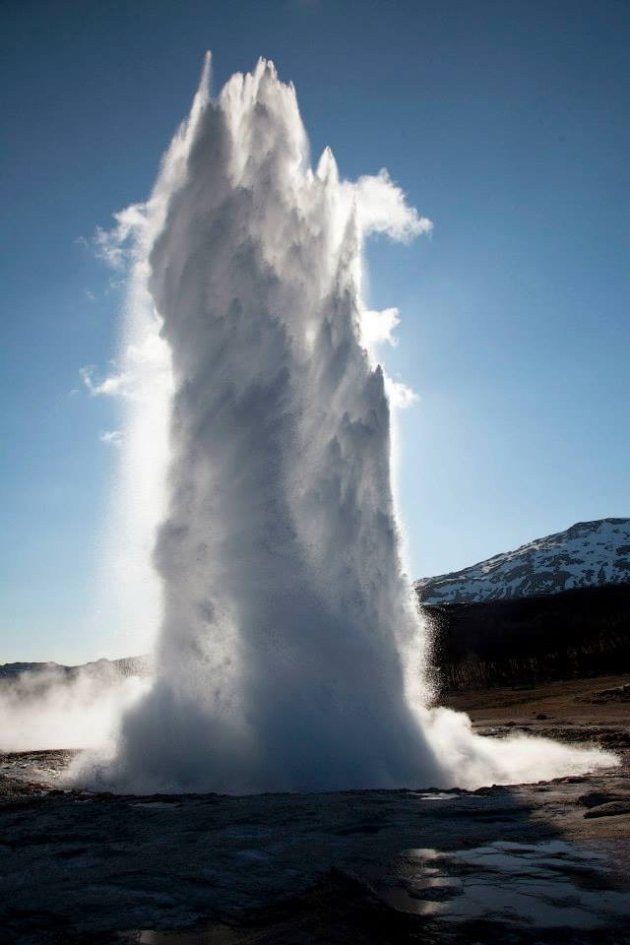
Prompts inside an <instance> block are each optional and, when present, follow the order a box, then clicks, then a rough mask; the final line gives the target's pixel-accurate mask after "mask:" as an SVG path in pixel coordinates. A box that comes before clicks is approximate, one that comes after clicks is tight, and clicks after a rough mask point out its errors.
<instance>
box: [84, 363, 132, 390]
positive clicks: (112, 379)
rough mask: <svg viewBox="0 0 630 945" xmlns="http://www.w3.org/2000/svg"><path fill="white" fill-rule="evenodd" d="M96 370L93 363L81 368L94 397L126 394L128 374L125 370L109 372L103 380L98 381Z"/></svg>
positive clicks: (85, 381) (85, 382) (86, 384)
mask: <svg viewBox="0 0 630 945" xmlns="http://www.w3.org/2000/svg"><path fill="white" fill-rule="evenodd" d="M94 371H95V368H94V366H93V365H87V366H86V367H82V368H81V369H80V370H79V374H80V375H81V379H82V380H83V383H84V384H85V386H86V387H87V389H88V390H89V392H90V394H91V395H92V397H100V396H102V397H122V396H124V395H125V391H126V387H127V386H128V376H127V375H126V374H125V373H124V372H120V373H118V374H116V373H114V374H109V375H108V376H107V377H104V378H103V380H101V381H98V380H95V378H94Z"/></svg>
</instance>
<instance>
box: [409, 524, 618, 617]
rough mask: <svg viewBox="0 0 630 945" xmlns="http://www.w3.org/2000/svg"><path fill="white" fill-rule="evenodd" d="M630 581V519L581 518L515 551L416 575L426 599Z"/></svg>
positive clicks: (511, 595)
mask: <svg viewBox="0 0 630 945" xmlns="http://www.w3.org/2000/svg"><path fill="white" fill-rule="evenodd" d="M626 582H630V519H629V518H605V519H601V520H600V521H596V522H579V523H578V524H577V525H573V526H571V528H568V529H567V530H566V531H564V532H557V533H556V534H554V535H548V536H547V537H546V538H539V539H537V540H536V541H532V542H530V543H529V544H527V545H522V546H521V547H520V548H516V549H515V550H514V551H508V552H506V553H505V554H499V555H495V556H494V557H492V558H488V559H487V561H481V562H480V563H479V564H475V565H472V566H471V567H469V568H464V569H463V570H462V571H455V572H453V573H452V574H442V575H439V576H437V577H432V578H425V579H424V580H421V581H418V582H417V584H416V590H417V592H418V596H419V598H420V600H421V602H422V603H423V604H427V605H438V604H472V603H481V602H484V601H500V600H519V599H522V598H527V597H538V596H544V595H550V594H559V593H562V592H563V591H571V590H576V589H578V588H587V587H603V586H606V585H613V584H623V583H626Z"/></svg>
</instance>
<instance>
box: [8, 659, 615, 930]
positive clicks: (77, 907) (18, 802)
mask: <svg viewBox="0 0 630 945" xmlns="http://www.w3.org/2000/svg"><path fill="white" fill-rule="evenodd" d="M629 684H630V680H628V677H625V678H624V677H610V678H606V679H601V678H600V679H595V680H587V681H575V682H570V683H554V684H552V685H550V686H547V687H540V688H538V689H530V690H516V689H504V690H489V691H485V692H476V693H460V694H458V695H457V696H453V697H450V698H449V697H448V695H447V696H446V697H445V698H446V701H447V702H448V703H449V704H451V705H453V707H455V708H460V709H466V710H467V711H469V712H470V714H471V715H472V717H473V720H474V722H475V726H476V728H477V729H478V730H480V731H484V732H487V733H492V734H494V735H497V736H501V735H502V734H505V733H507V732H509V731H514V730H515V729H522V730H525V731H531V732H533V733H536V734H544V735H550V736H552V737H554V738H559V739H564V740H569V741H573V742H581V743H593V744H601V745H604V746H605V747H607V748H609V749H612V750H615V751H617V752H618V753H619V755H620V756H621V757H622V758H623V761H624V763H623V764H622V766H621V767H618V768H611V769H608V770H604V771H599V772H597V773H596V774H594V775H591V776H584V777H579V778H578V777H574V778H564V779H560V780H556V781H553V782H548V783H539V784H533V785H521V786H517V787H511V788H502V787H494V788H484V789H482V790H479V791H475V792H465V791H458V790H455V791H441V792H440V791H364V792H348V793H340V794H325V795H262V796H257V797H248V798H229V797H220V796H217V795H194V796H168V797H164V796H153V797H144V798H140V797H121V796H112V795H103V794H100V795H95V794H89V793H86V792H76V791H75V792H69V791H63V790H59V788H58V786H56V785H58V776H59V772H60V771H62V770H63V768H64V767H65V766H66V765H67V764H68V762H69V760H70V758H71V756H72V754H71V753H69V752H63V751H58V752H50V751H47V752H28V753H21V754H11V755H5V756H3V757H2V758H0V825H1V827H0V830H1V833H0V860H1V865H0V882H1V883H2V887H1V888H2V895H1V897H0V943H5V942H6V943H7V945H8V943H11V945H13V943H20V945H22V943H24V945H40V943H42V945H44V943H46V945H48V943H53V945H62V943H63V945H88V943H90V945H91V943H94V945H109V943H112V945H114V943H118V945H131V943H144V945H245V943H248V945H249V943H251V945H253V943H257V945H301V943H322V945H323V943H331V945H334V943H351V945H389V943H391V945H394V943H396V945H398V943H400V945H404V943H427V945H442V943H443V945H451V943H452V945H460V943H467V945H475V943H479V945H482V943H483V945H488V943H493V942H501V943H507V945H521V943H522V945H534V943H537V945H560V943H573V945H622V943H624V945H625V943H628V942H629V941H630V937H629V935H628V932H627V927H628V916H629V915H630V792H629V790H628V785H629V783H630V781H629V778H628V775H629V773H630V724H629V721H630V713H629V711H628V707H629V703H628V693H629V692H630V685H629ZM624 687H625V688H624Z"/></svg>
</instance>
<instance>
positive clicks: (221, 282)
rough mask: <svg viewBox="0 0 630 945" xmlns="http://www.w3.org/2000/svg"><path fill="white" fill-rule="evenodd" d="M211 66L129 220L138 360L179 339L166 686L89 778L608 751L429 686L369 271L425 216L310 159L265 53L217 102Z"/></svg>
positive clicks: (577, 759) (539, 766) (163, 567)
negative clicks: (469, 707) (511, 732)
mask: <svg viewBox="0 0 630 945" xmlns="http://www.w3.org/2000/svg"><path fill="white" fill-rule="evenodd" d="M208 68H209V61H208V62H207V63H206V68H205V69H204V74H203V76H202V81H201V85H200V88H199V90H198V92H197V94H196V96H195V99H194V102H193V106H192V110H191V114H190V116H189V118H188V120H187V121H186V122H185V124H184V125H183V126H182V128H181V129H180V131H179V132H178V134H177V135H176V137H175V138H174V140H173V142H172V144H171V147H170V149H169V151H168V152H167V154H166V156H165V158H164V161H163V164H162V169H161V172H160V176H159V178H158V180H157V183H156V185H155V189H154V192H153V194H152V196H151V198H150V199H149V201H148V202H147V203H146V205H144V206H142V207H140V206H136V207H134V208H132V209H131V210H129V211H127V212H126V213H125V214H123V215H121V216H120V217H119V221H120V222H121V226H120V228H119V231H118V232H119V233H121V234H122V235H124V236H130V235H131V237H132V241H133V249H132V256H133V261H134V263H133V270H132V275H131V294H130V315H129V318H130V329H129V331H128V333H127V334H128V336H131V338H132V342H133V339H134V337H136V336H137V340H136V342H135V343H134V351H135V363H136V364H137V363H144V362H143V361H142V358H141V357H140V358H139V357H138V354H137V352H138V350H139V349H142V348H143V346H144V347H145V348H150V349H151V351H152V352H153V356H154V355H155V351H156V350H157V351H162V353H163V358H164V364H163V367H164V370H168V372H169V373H170V382H169V385H168V386H169V388H170V389H172V391H173V393H172V397H171V402H170V456H169V461H168V502H167V505H168V508H167V511H166V514H165V518H164V520H163V521H162V523H161V525H160V528H159V533H158V537H157V542H156V549H155V555H154V560H155V565H156V568H157V571H158V573H159V576H160V579H161V582H162V587H163V600H164V613H163V620H162V627H161V632H160V636H159V641H158V645H157V654H156V667H157V675H156V680H155V684H154V686H153V688H152V690H151V692H150V693H149V694H148V695H147V696H146V698H144V699H143V700H142V701H141V702H140V703H139V704H138V705H137V706H136V707H134V708H133V709H132V710H130V711H129V712H128V713H127V714H126V716H125V717H124V720H123V724H122V728H121V735H120V739H119V744H118V750H117V754H116V757H115V758H114V759H113V760H111V761H109V762H108V763H106V764H105V765H100V766H97V767H96V768H94V767H92V768H91V769H90V770H91V773H90V775H89V778H90V779H91V781H92V782H95V781H96V782H97V783H100V784H103V783H106V784H107V785H108V786H113V787H114V788H116V789H118V790H121V791H136V792H150V791H155V790H160V791H210V790H213V791H220V792H228V793H248V792H258V791H282V790H290V791H313V790H339V789H347V788H384V787H404V786H444V785H452V784H455V783H458V784H463V785H467V786H478V785H479V784H482V783H487V782H488V781H496V782H498V781H503V782H506V781H510V780H514V779H517V780H526V779H527V778H528V777H532V776H533V777H536V778H537V777H544V776H553V775H554V774H557V773H565V772H567V771H576V770H583V769H584V768H587V767H592V766H594V765H596V764H602V763H610V762H611V761H612V759H611V756H603V755H601V754H598V753H596V752H579V751H573V750H571V749H567V748H562V747H560V746H554V745H553V743H550V742H543V741H542V740H538V741H537V742H526V741H525V740H524V739H521V740H520V741H518V742H516V741H512V742H511V743H510V744H509V745H507V744H505V745H503V744H498V743H491V742H490V741H489V740H483V739H480V738H478V737H475V736H473V735H472V733H471V730H470V725H469V723H468V721H467V719H466V718H465V717H464V716H458V715H456V714H454V713H452V712H446V711H445V710H439V711H438V712H430V711H429V710H428V709H427V708H426V702H427V701H428V697H429V695H430V694H429V689H428V686H427V683H426V681H425V680H424V675H423V673H424V669H423V662H424V652H425V647H426V634H425V631H424V628H423V626H422V624H421V621H420V619H419V616H418V613H417V610H416V604H415V599H414V595H413V591H412V588H411V585H410V583H409V581H408V580H407V578H406V576H405V575H404V573H403V569H402V566H401V557H400V542H399V534H398V526H397V522H396V516H395V510H394V505H393V499H392V490H391V481H390V452H391V448H390V408H389V401H390V399H391V397H392V394H395V393H396V386H395V385H392V383H391V382H388V380H387V378H386V377H385V375H384V372H383V370H382V368H381V367H380V366H379V365H378V364H377V363H376V360H375V356H374V351H373V350H371V348H370V345H371V343H372V342H371V340H370V339H374V337H378V335H379V331H381V335H385V334H387V332H388V331H389V330H390V329H391V319H389V320H388V317H387V316H386V313H381V314H380V316H379V313H370V312H368V311H366V306H365V304H364V300H363V298H362V291H361V277H362V249H363V245H364V241H365V239H366V238H367V237H368V236H369V235H370V233H375V232H381V233H386V234H388V235H389V236H390V237H391V238H393V239H402V240H407V239H410V238H411V237H413V236H415V235H417V234H419V233H422V232H423V231H426V230H427V229H429V228H430V223H429V221H427V220H425V219H423V218H422V217H420V216H419V215H418V214H417V213H416V211H415V210H413V209H412V208H410V207H409V206H408V205H407V204H406V202H405V199H404V195H403V193H402V191H401V190H400V189H399V188H398V187H397V186H396V185H394V184H393V183H392V182H391V180H390V178H389V176H388V175H387V173H386V172H384V171H381V173H380V174H378V175H377V176H374V177H361V178H359V180H357V181H356V182H349V181H344V180H342V179H340V177H339V174H338V171H337V167H336V164H335V160H334V158H333V156H332V153H331V151H330V150H329V149H326V150H325V151H324V153H323V155H322V157H321V159H320V161H319V163H318V165H317V168H316V170H312V169H311V167H310V164H309V154H308V142H307V138H306V134H305V131H304V128H303V125H302V122H301V119H300V115H299V111H298V105H297V99H296V95H295V90H294V89H293V87H292V86H288V85H284V84H283V83H281V82H280V81H279V79H278V77H277V75H276V72H275V69H274V67H273V65H272V64H271V63H269V62H265V61H263V60H261V61H260V62H259V63H258V65H257V67H256V69H255V71H254V72H253V74H249V75H244V76H243V75H235V76H233V77H232V78H231V79H230V81H229V82H228V83H227V84H226V86H225V87H224V88H223V90H222V91H221V93H220V94H219V96H218V97H217V98H216V99H211V98H210V97H209V93H208ZM154 313H156V314H154ZM384 325H385V328H383V326H384ZM375 326H376V328H375ZM379 326H380V327H379ZM377 329H378V330H377ZM385 329H387V330H385ZM134 333H135V335H134ZM159 335H161V338H162V339H163V341H162V342H160V340H159ZM164 342H165V343H166V344H165V345H164ZM160 344H162V348H160ZM162 373H163V372H162ZM147 399H148V400H150V398H146V397H145V400H147ZM136 428H137V425H136ZM134 429H135V428H134ZM131 441H132V442H133V436H132V437H131Z"/></svg>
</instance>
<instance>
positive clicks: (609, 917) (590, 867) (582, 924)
mask: <svg viewBox="0 0 630 945" xmlns="http://www.w3.org/2000/svg"><path fill="white" fill-rule="evenodd" d="M603 859H604V856H603V854H601V853H591V852H585V851H583V850H580V849H579V848H576V847H575V846H572V845H569V844H568V843H564V842H563V841H559V840H554V841H550V842H546V843H540V844H534V845H530V844H515V843H508V842H503V841H497V842H496V843H494V844H490V845H485V846H481V847H476V848H473V849H470V850H456V851H453V852H440V851H438V850H434V849H416V850H409V851H407V852H406V853H405V854H404V857H403V860H402V863H401V868H400V872H399V879H400V884H399V885H397V886H396V887H391V888H386V889H383V890H381V894H382V896H383V898H384V899H385V901H386V902H388V903H389V904H390V905H392V906H393V907H394V908H396V909H399V910H401V911H404V912H410V913H413V914H414V915H424V916H426V915H431V916H433V917H434V918H441V919H444V920H447V919H450V920H452V921H462V920H472V919H486V920H493V921H502V922H508V923H518V924H521V925H523V924H525V925H527V926H531V927H534V928H560V927H565V928H569V929H596V928H601V927H604V926H607V925H610V924H611V923H613V924H616V923H618V922H620V921H621V920H623V919H624V917H627V916H628V914H630V892H628V891H619V890H617V889H612V888H610V885H609V884H608V882H607V881H606V874H605V869H604V868H603V863H602V861H603ZM576 878H577V879H579V885H577V884H576V882H575V879H576Z"/></svg>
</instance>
